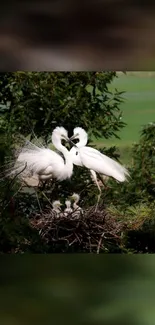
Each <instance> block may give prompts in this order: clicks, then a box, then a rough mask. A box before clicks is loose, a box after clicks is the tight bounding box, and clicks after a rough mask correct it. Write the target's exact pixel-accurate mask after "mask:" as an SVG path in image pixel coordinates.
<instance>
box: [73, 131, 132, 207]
mask: <svg viewBox="0 0 155 325" xmlns="http://www.w3.org/2000/svg"><path fill="white" fill-rule="evenodd" d="M74 139H79V142H78V143H76V146H73V148H72V149H71V150H70V153H71V156H72V160H73V163H74V164H75V165H78V166H84V167H86V168H88V169H89V170H90V172H91V175H92V177H93V179H94V181H95V183H96V185H97V187H98V190H99V195H98V201H97V205H98V202H99V200H100V196H101V188H100V185H99V182H98V180H97V173H98V174H99V176H100V178H101V179H102V181H103V184H104V177H105V176H108V177H109V176H110V177H112V178H114V179H115V180H116V181H118V182H124V181H126V180H127V176H129V172H128V170H127V169H126V168H125V167H124V166H122V165H120V164H119V163H118V162H116V161H115V160H113V159H111V158H109V157H108V156H106V155H104V154H102V153H101V152H100V151H98V150H96V149H94V148H91V147H88V146H86V144H87V141H88V135H87V133H86V131H85V130H84V129H83V128H81V127H76V128H75V129H74V130H73V136H72V137H71V138H70V140H74ZM104 185H105V184H104ZM96 208H97V206H96Z"/></svg>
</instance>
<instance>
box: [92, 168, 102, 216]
mask: <svg viewBox="0 0 155 325" xmlns="http://www.w3.org/2000/svg"><path fill="white" fill-rule="evenodd" d="M90 173H91V174H92V178H93V180H94V182H95V184H96V185H97V188H98V190H99V194H98V196H97V204H96V208H95V212H96V211H97V208H98V204H99V201H100V197H101V188H100V185H99V183H98V180H97V176H96V173H95V171H94V170H92V169H90Z"/></svg>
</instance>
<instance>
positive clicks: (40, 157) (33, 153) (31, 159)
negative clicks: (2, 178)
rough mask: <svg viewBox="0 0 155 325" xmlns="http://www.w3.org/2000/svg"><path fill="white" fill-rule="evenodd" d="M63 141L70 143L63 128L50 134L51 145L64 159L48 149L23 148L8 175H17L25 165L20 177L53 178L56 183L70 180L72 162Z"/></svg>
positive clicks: (58, 128) (57, 128) (56, 129)
mask: <svg viewBox="0 0 155 325" xmlns="http://www.w3.org/2000/svg"><path fill="white" fill-rule="evenodd" d="M63 139H64V140H65V141H67V142H69V141H70V140H69V138H68V132H67V130H65V128H64V127H56V128H55V129H54V130H53V132H52V143H53V145H54V146H55V148H56V149H57V150H58V151H59V152H61V153H62V154H63V156H64V159H63V158H62V157H61V156H60V155H59V154H58V153H57V152H55V151H53V150H51V149H48V148H44V147H43V148H40V147H38V146H36V145H33V146H32V148H30V149H29V148H27V147H24V148H23V149H22V151H21V153H20V154H19V156H18V159H17V161H16V164H15V166H14V169H13V170H12V172H11V173H10V175H11V174H17V173H18V172H19V171H20V169H21V170H22V168H23V166H24V165H26V168H25V170H24V172H23V174H22V173H21V175H20V176H23V177H26V176H29V175H37V176H38V178H39V180H49V179H51V178H55V179H56V180H58V181H62V180H65V179H67V178H70V177H71V176H72V173H73V162H72V159H71V157H70V156H71V155H70V152H69V150H68V149H67V148H66V147H65V146H64V145H62V143H61V141H62V140H63Z"/></svg>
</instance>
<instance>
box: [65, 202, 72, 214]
mask: <svg viewBox="0 0 155 325" xmlns="http://www.w3.org/2000/svg"><path fill="white" fill-rule="evenodd" d="M65 205H66V208H65V210H64V215H65V216H68V214H70V213H72V212H73V209H72V208H71V201H69V200H66V201H65Z"/></svg>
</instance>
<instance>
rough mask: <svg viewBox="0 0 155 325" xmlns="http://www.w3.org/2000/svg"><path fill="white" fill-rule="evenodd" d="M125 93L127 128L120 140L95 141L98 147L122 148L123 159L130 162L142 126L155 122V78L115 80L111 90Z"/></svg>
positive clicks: (120, 77)
mask: <svg viewBox="0 0 155 325" xmlns="http://www.w3.org/2000/svg"><path fill="white" fill-rule="evenodd" d="M115 88H117V89H118V90H119V91H125V94H124V95H123V97H124V99H125V102H124V103H122V104H121V105H120V108H121V110H122V112H123V118H122V120H123V121H124V122H125V123H127V126H126V127H125V128H123V129H122V130H121V131H120V132H119V134H118V135H119V136H120V138H121V139H120V140H118V139H116V138H114V137H113V138H111V139H108V140H105V139H99V140H95V143H96V145H98V146H99V145H103V143H104V145H106V146H111V145H117V146H118V147H119V148H120V153H121V158H122V160H123V161H124V162H127V161H129V157H130V150H131V149H130V148H131V145H132V143H133V142H138V141H139V137H140V131H141V129H142V126H143V125H145V124H147V123H149V122H152V121H155V76H151V77H149V76H147V74H145V75H140V76H137V75H128V74H127V75H120V76H119V77H118V78H115V80H114V81H113V83H112V84H111V85H110V86H109V89H110V90H112V91H114V90H115Z"/></svg>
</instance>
